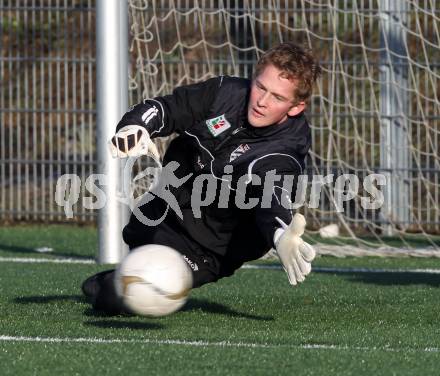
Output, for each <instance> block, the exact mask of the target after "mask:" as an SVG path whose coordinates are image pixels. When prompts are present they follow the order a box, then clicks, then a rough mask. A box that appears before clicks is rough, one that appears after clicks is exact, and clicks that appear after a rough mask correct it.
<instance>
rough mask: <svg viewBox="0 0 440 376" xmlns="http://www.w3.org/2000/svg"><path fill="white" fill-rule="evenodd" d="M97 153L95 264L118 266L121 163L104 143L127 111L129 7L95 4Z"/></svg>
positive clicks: (100, 0) (122, 217) (105, 0)
mask: <svg viewBox="0 0 440 376" xmlns="http://www.w3.org/2000/svg"><path fill="white" fill-rule="evenodd" d="M96 49H97V51H96V70H97V75H96V76H97V83H96V88H97V90H96V94H97V151H98V173H99V174H103V175H104V176H105V179H106V181H105V184H103V187H102V189H103V190H104V193H105V196H106V204H105V206H104V207H103V208H102V209H99V213H98V243H99V244H98V262H99V263H101V264H113V263H118V262H119V261H120V260H121V258H122V257H123V255H124V254H125V253H127V246H126V245H125V243H124V242H123V240H122V237H121V234H122V228H123V226H124V225H125V224H126V222H127V218H128V207H127V206H126V205H124V204H122V203H121V202H120V201H119V200H118V199H117V197H118V194H119V193H118V192H121V191H122V184H123V182H122V181H121V175H122V174H121V172H122V162H121V161H120V160H119V159H114V158H112V157H111V154H110V152H109V150H108V145H107V142H108V140H110V138H111V137H112V136H113V135H114V131H115V128H116V124H117V123H118V122H119V120H120V118H121V117H122V115H123V114H124V112H125V111H126V110H127V107H128V3H127V2H126V1H125V0H97V1H96Z"/></svg>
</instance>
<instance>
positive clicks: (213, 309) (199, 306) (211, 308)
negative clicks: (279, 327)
mask: <svg viewBox="0 0 440 376" xmlns="http://www.w3.org/2000/svg"><path fill="white" fill-rule="evenodd" d="M196 310H200V311H203V312H209V313H217V314H221V315H226V316H231V317H242V318H246V319H250V320H260V321H273V320H274V318H273V316H257V315H253V314H251V313H246V312H238V311H235V310H233V309H231V308H229V307H227V306H225V305H223V304H219V303H213V302H210V301H208V300H202V299H194V298H190V299H188V301H187V303H186V304H185V306H184V307H183V309H182V311H196Z"/></svg>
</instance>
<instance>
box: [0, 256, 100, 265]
mask: <svg viewBox="0 0 440 376" xmlns="http://www.w3.org/2000/svg"><path fill="white" fill-rule="evenodd" d="M0 262H16V263H24V264H96V261H95V260H93V259H80V258H67V257H66V258H42V257H41V258H37V257H34V258H32V257H0Z"/></svg>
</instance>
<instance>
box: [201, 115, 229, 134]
mask: <svg viewBox="0 0 440 376" xmlns="http://www.w3.org/2000/svg"><path fill="white" fill-rule="evenodd" d="M206 125H207V126H208V129H209V131H210V132H211V134H212V135H213V136H214V137H217V136H218V135H219V134H220V133H223V132H224V131H225V130H226V129H229V128H231V123H229V121H227V120H226V117H225V114H223V115H220V116H217V117H215V118H212V119H208V120H206Z"/></svg>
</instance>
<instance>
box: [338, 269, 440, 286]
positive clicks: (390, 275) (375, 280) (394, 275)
mask: <svg viewBox="0 0 440 376" xmlns="http://www.w3.org/2000/svg"><path fill="white" fill-rule="evenodd" d="M335 274H338V273H335ZM344 274H345V277H346V279H347V280H349V281H352V282H361V283H371V284H375V285H380V286H408V285H428V286H433V287H439V286H440V274H434V273H414V272H373V273H356V272H350V273H344Z"/></svg>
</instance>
